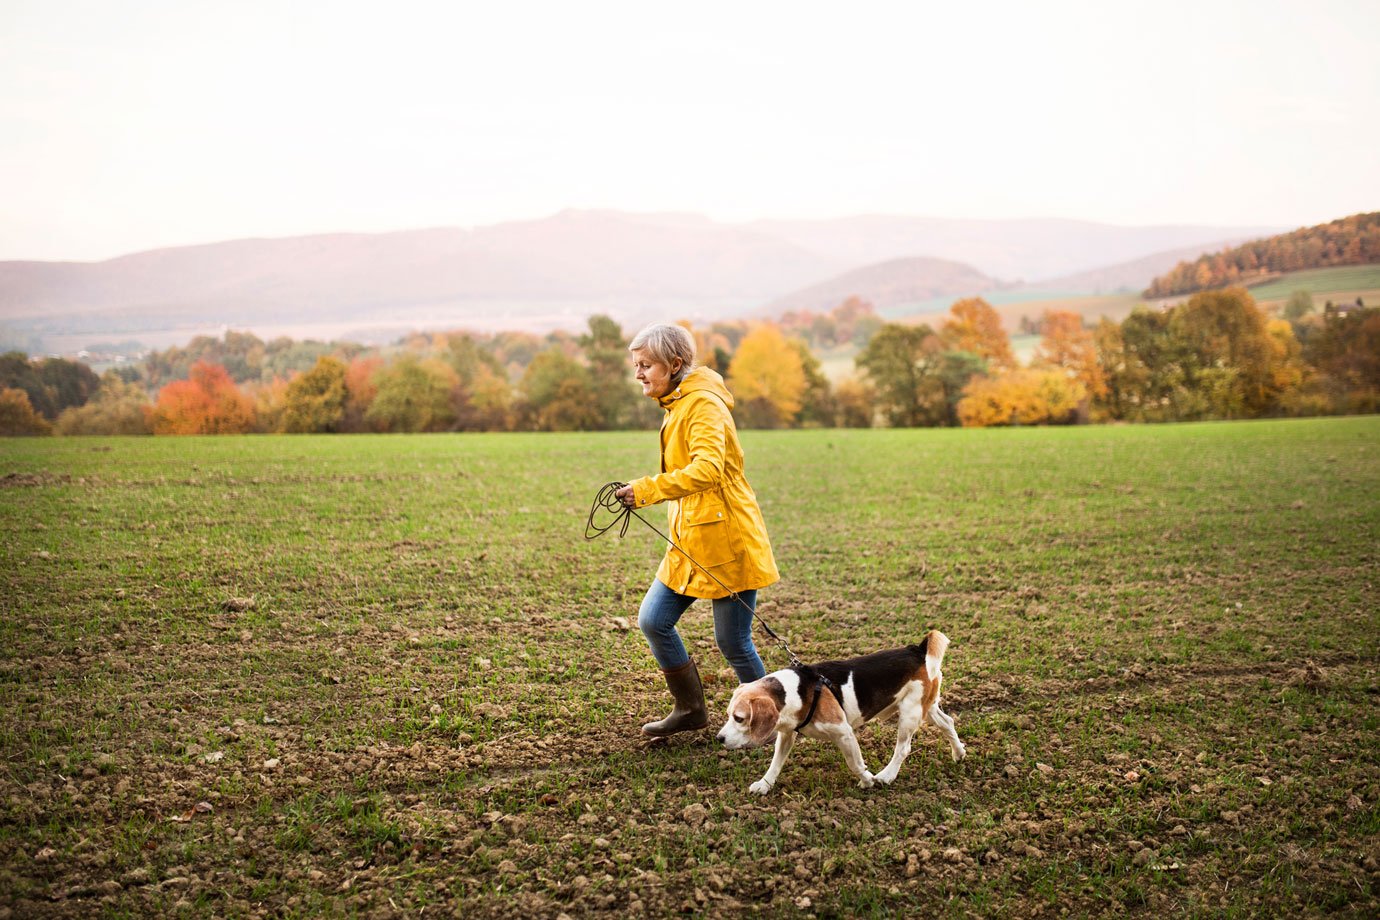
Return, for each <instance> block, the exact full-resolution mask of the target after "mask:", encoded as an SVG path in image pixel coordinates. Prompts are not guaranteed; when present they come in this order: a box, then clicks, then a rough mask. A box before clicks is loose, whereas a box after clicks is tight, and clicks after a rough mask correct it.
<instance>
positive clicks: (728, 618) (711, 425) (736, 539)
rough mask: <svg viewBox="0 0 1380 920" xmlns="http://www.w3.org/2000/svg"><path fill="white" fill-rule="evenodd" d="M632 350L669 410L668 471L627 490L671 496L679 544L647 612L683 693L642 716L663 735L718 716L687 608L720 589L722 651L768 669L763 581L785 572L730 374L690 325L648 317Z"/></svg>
mask: <svg viewBox="0 0 1380 920" xmlns="http://www.w3.org/2000/svg"><path fill="white" fill-rule="evenodd" d="M628 350H629V351H630V352H632V356H633V364H634V369H635V374H636V376H637V380H638V382H639V383H641V384H642V394H643V395H644V396H646V397H648V398H650V399H655V400H656V401H657V402H658V403H659V404H660V406H661V407H662V408H663V409H665V410H666V416H665V418H664V419H663V420H662V423H661V472H660V473H659V474H658V475H656V476H644V477H642V478H641V479H634V480H633V481H632V482H630V483H629V484H628V485H626V486H625V487H623V488H622V489H619V490H618V492H617V496H618V498H619V499H620V500H621V501H622V502H623V503H624V504H625V505H628V506H629V507H633V508H643V507H646V506H647V505H654V504H656V503H658V502H668V503H669V504H668V505H667V518H668V523H669V525H670V532H669V535H670V538H671V542H672V543H673V544H674V545H672V546H670V547H669V548H668V549H667V550H666V556H665V558H663V559H662V560H661V567H660V568H658V569H657V573H656V580H655V581H653V582H652V586H651V587H650V588H649V589H648V590H647V596H646V597H645V598H643V600H642V609H641V610H640V611H639V613H638V617H637V622H638V625H639V626H640V627H641V628H642V633H643V635H645V636H646V637H647V642H648V644H649V645H650V646H651V648H652V657H654V658H655V659H656V662H657V664H658V665H660V666H661V671H662V674H664V675H665V677H666V686H667V687H668V688H669V689H670V691H671V697H672V699H673V700H674V701H675V706H674V708H672V710H671V714H670V715H668V716H667V717H666V718H664V719H662V720H661V721H659V722H649V723H648V724H646V725H644V726H642V732H643V734H646V735H650V736H652V737H656V738H661V737H665V736H667V735H673V734H675V733H676V732H683V731H690V730H693V729H697V728H703V727H704V726H706V725H708V724H709V713H708V712H707V711H706V709H705V705H704V688H703V686H702V685H701V684H700V674H699V670H698V669H697V668H696V667H695V662H694V660H693V659H692V658H691V657H690V656H689V654H688V653H687V652H686V651H685V645H684V643H682V642H681V640H680V634H679V633H677V632H676V623H677V621H679V620H680V618H681V615H682V614H683V613H685V611H686V609H687V608H688V607H689V606H690V605H691V604H693V603H694V602H695V599H696V598H701V597H703V598H712V599H713V601H714V639H715V641H716V642H717V643H718V646H719V651H721V652H722V653H723V656H724V657H725V658H726V659H728V663H729V664H731V665H732V666H733V670H734V671H735V672H737V675H738V680H739V681H741V682H747V681H751V680H756V679H757V678H759V677H762V676H763V674H764V673H765V670H764V669H763V667H762V659H761V658H759V657H758V655H757V649H756V648H755V647H754V646H753V644H752V618H753V609H754V608H755V605H756V603H757V589H758V588H764V587H766V586H767V585H770V584H772V583H773V582H775V581H776V580H777V579H778V578H779V577H780V576H779V575H778V574H777V571H776V561H775V559H773V558H772V552H771V543H770V542H768V540H767V528H766V525H765V524H764V523H763V522H762V509H761V508H759V507H758V505H757V496H755V495H754V494H753V492H752V487H751V486H749V485H748V482H747V479H745V478H744V476H743V449H742V447H741V446H740V445H739V444H738V431H737V428H736V427H735V426H734V424H733V416H732V415H731V414H730V412H731V410H732V409H733V396H732V395H731V394H730V393H729V392H728V389H727V388H726V387H725V386H724V380H723V378H722V377H720V376H719V375H718V374H717V373H715V372H714V371H713V370H711V369H709V368H707V367H696V366H695V340H694V338H693V337H692V336H691V335H690V333H689V332H688V331H686V330H685V329H684V328H682V327H680V326H672V325H667V324H656V325H652V326H648V327H647V328H646V329H643V330H642V331H641V332H639V333H638V334H637V336H636V337H634V338H633V340H632V344H630V345H629V346H628ZM691 560H694V561H693V562H692V561H691ZM711 573H712V574H711ZM735 594H736V598H735V596H734V595H735Z"/></svg>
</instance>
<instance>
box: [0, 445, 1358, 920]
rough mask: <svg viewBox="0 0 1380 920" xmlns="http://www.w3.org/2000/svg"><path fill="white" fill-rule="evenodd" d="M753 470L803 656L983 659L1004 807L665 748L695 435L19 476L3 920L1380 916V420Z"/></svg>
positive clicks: (928, 752) (979, 448)
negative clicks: (682, 447) (933, 649)
mask: <svg viewBox="0 0 1380 920" xmlns="http://www.w3.org/2000/svg"><path fill="white" fill-rule="evenodd" d="M743 441H744V444H745V448H746V451H747V455H748V472H749V475H750V477H751V480H752V483H753V485H754V487H755V489H756V490H757V493H758V495H759V497H760V500H761V502H762V505H763V509H764V514H765V516H766V519H767V522H768V525H769V528H770V530H771V534H772V538H773V544H774V547H775V551H776V555H777V559H778V562H779V563H780V566H781V569H782V573H783V580H782V582H781V583H780V584H778V585H776V586H773V587H771V588H769V589H767V590H765V591H764V592H762V599H763V603H762V608H761V612H762V614H763V616H765V617H766V618H767V619H768V620H769V621H770V622H771V623H772V625H773V626H774V627H775V628H777V629H778V631H781V632H782V633H783V634H784V635H786V636H787V638H788V639H789V641H790V642H791V644H792V646H793V647H794V648H795V649H796V650H797V651H798V652H800V653H801V654H802V656H803V657H805V658H806V659H818V658H824V657H838V656H846V655H852V654H858V653H863V652H867V651H873V650H876V649H880V648H885V647H889V646H894V645H899V644H902V643H906V642H910V641H914V640H915V639H916V638H918V637H919V636H920V635H921V634H923V632H924V631H925V630H926V629H928V628H931V627H938V628H941V629H943V630H944V631H945V632H946V633H947V634H948V635H949V636H950V638H951V639H952V640H953V645H952V647H951V650H950V653H949V658H948V659H947V661H946V663H945V678H946V679H945V699H946V701H947V702H946V708H947V709H948V710H949V711H950V712H951V713H953V714H955V716H956V718H957V720H958V730H959V732H960V734H961V735H962V737H963V738H964V740H965V742H966V743H967V744H968V747H969V756H968V758H967V760H965V761H964V762H963V763H961V764H957V765H956V764H953V763H951V762H950V761H949V760H948V757H947V753H946V752H945V751H944V749H943V745H942V744H941V743H940V742H939V741H938V739H937V737H936V733H935V732H933V730H930V729H926V730H925V732H924V733H923V734H922V735H921V736H920V738H919V739H917V742H916V745H915V751H914V753H913V754H912V755H911V758H910V759H909V760H908V761H907V762H906V765H905V767H904V768H903V770H902V771H901V775H900V777H899V778H898V780H897V782H896V783H895V784H894V785H893V786H891V787H889V788H886V789H877V790H868V791H863V790H859V789H857V788H856V787H855V786H854V784H853V782H852V780H851V778H850V777H849V776H848V774H847V772H846V771H845V770H844V768H843V766H842V764H841V761H840V758H839V756H838V754H837V753H836V752H835V751H833V750H831V749H828V748H826V747H825V746H823V745H822V744H821V743H819V742H814V741H809V740H806V741H802V742H801V743H800V744H798V745H797V746H796V750H795V752H794V753H793V755H792V758H791V762H790V763H789V765H788V766H787V768H786V770H785V772H784V773H783V774H782V776H781V779H780V781H779V783H778V785H777V788H776V790H774V791H773V793H772V794H771V795H770V796H768V797H767V798H765V799H759V798H757V797H755V796H752V795H750V794H748V792H747V786H748V785H749V784H750V783H751V782H752V781H753V780H755V779H756V778H758V777H759V776H760V775H761V773H762V772H763V770H764V769H765V767H766V763H767V760H768V759H769V752H767V751H755V752H732V753H730V752H725V751H722V750H720V749H718V748H717V747H715V746H714V745H713V743H712V740H711V738H710V737H709V736H708V735H705V736H701V737H699V738H697V739H684V740H680V739H678V740H676V741H673V742H672V743H670V744H667V745H664V746H660V747H652V748H645V747H644V746H643V745H642V744H641V743H640V741H639V740H638V739H637V737H636V734H635V733H636V726H637V725H638V724H640V723H641V722H642V721H645V720H646V719H647V718H652V717H656V716H659V715H661V714H663V713H662V710H663V708H664V706H665V703H666V700H665V690H664V688H663V687H662V686H660V683H659V680H658V677H657V675H656V673H655V670H654V667H653V665H652V663H651V661H650V658H649V656H648V653H647V651H646V648H645V645H644V643H643V641H642V638H641V636H640V634H639V633H638V632H637V630H636V628H635V626H634V628H633V629H632V630H631V631H625V630H623V629H621V628H619V627H618V625H617V624H616V623H615V622H614V621H613V619H612V618H613V617H624V618H627V619H629V620H635V617H636V609H637V605H638V602H639V600H640V598H641V596H642V593H643V592H644V591H645V589H646V585H647V583H648V580H649V579H650V578H651V576H652V573H653V572H654V570H655V566H656V563H657V559H658V557H659V549H658V545H657V544H658V540H657V539H656V538H655V537H654V536H653V535H652V534H651V533H650V531H646V530H645V529H644V528H642V527H641V525H638V524H637V523H636V522H634V529H633V530H632V531H631V532H630V533H629V536H628V537H627V538H626V539H623V540H618V539H616V538H615V537H613V536H608V537H605V538H604V539H602V540H600V541H599V542H595V543H586V542H585V541H584V540H583V539H582V538H581V530H582V528H583V524H584V516H585V514H586V512H587V510H588V504H589V501H590V499H591V498H592V496H593V494H594V492H595V491H596V490H597V488H598V486H599V485H601V484H602V483H603V482H605V481H608V480H611V479H628V478H631V477H633V476H636V475H640V474H642V473H644V472H647V471H649V470H653V469H655V466H656V459H657V458H656V437H655V434H654V433H651V432H626V433H611V434H566V435H530V434H521V435H519V434H514V435H433V436H417V437H408V436H392V437H387V436H382V437H373V436H358V437H345V436H339V437H223V438H146V439H94V438H93V439H80V438H72V439H47V440H6V441H0V477H6V476H7V474H10V473H14V474H20V475H18V476H12V477H9V478H7V479H4V480H3V481H4V483H5V485H4V487H3V488H0V753H2V754H3V758H4V759H3V768H2V769H0V854H3V868H0V907H8V908H10V909H11V910H12V911H13V912H14V915H15V916H27V915H32V914H40V915H55V916H68V915H70V916H78V915H83V916H84V915H88V914H90V913H106V914H114V915H121V914H124V915H134V916H146V915H151V914H161V913H164V912H167V911H171V910H172V909H173V908H174V907H175V906H176V905H178V904H179V903H180V902H186V903H185V904H182V906H181V909H182V910H183V911H185V912H186V913H187V914H188V915H191V916H227V915H229V916H238V915H249V914H253V913H255V912H257V911H259V910H266V911H268V912H271V913H275V914H282V915H286V916H308V915H316V914H321V913H326V914H343V913H369V912H371V911H373V910H376V909H390V910H391V909H397V910H400V911H404V912H406V913H409V914H413V913H417V912H420V911H422V910H423V908H425V913H426V914H427V915H430V914H432V913H433V912H441V911H444V912H446V913H452V912H456V911H458V912H460V913H463V914H465V915H478V916H487V915H511V914H513V913H522V914H524V915H534V916H554V915H555V914H557V913H559V912H561V911H565V912H567V913H569V914H571V915H579V914H582V913H589V912H593V911H600V910H608V911H613V912H616V913H620V914H623V913H632V912H636V911H638V910H640V911H642V912H644V913H647V914H651V915H658V916H660V915H669V914H679V913H681V912H682V911H690V912H691V913H699V914H706V915H708V914H715V915H718V914H734V913H740V912H746V911H747V910H748V909H749V906H751V905H759V906H761V908H762V909H763V911H764V912H765V913H766V914H767V915H769V916H778V915H779V916H787V915H794V914H796V913H798V912H800V911H803V910H809V911H812V912H817V913H819V914H820V915H826V916H859V915H861V916H866V915H879V916H881V915H896V914H918V913H920V912H925V913H939V914H946V915H953V916H958V915H961V914H963V913H964V912H965V911H976V912H978V913H980V914H1003V913H1020V914H1030V915H1035V914H1038V913H1042V912H1043V913H1058V912H1059V911H1060V910H1062V909H1065V908H1067V909H1068V910H1069V911H1071V912H1072V913H1074V914H1088V913H1109V912H1118V911H1126V910H1136V911H1145V910H1154V911H1156V912H1158V913H1173V914H1177V913H1189V914H1196V915H1212V916H1217V915H1220V916H1233V915H1247V916H1259V915H1277V914H1283V913H1286V912H1288V913H1292V914H1304V915H1324V914H1335V913H1341V914H1351V915H1356V916H1371V915H1374V914H1375V912H1376V908H1377V887H1376V886H1377V874H1376V869H1375V866H1374V857H1373V854H1374V852H1375V842H1376V838H1377V834H1380V750H1377V743H1376V741H1375V739H1376V736H1377V730H1378V729H1380V717H1377V716H1376V714H1375V711H1376V710H1375V697H1374V689H1375V686H1376V674H1377V666H1380V612H1378V611H1380V584H1377V581H1376V573H1377V571H1380V553H1378V552H1377V549H1376V546H1377V541H1378V540H1380V502H1377V501H1376V498H1375V496H1377V495H1380V419H1377V418H1351V419H1315V420H1298V421H1271V422H1249V423H1211V424H1197V425H1172V426H1154V427H1150V426H1146V427H1134V426H1119V427H1117V426H1109V427H1096V428H1092V427H1089V428H1064V429H1008V430H994V431H794V432H745V433H744V434H743ZM648 514H649V517H650V519H652V520H653V521H655V522H657V523H658V524H660V523H661V512H660V511H659V510H657V509H653V510H652V511H651V512H648ZM231 598H252V600H253V605H252V607H251V608H250V609H246V610H238V611H236V610H232V609H228V607H227V605H226V602H227V601H228V600H230V599H231ZM704 606H705V605H697V606H696V607H695V608H692V610H691V611H690V612H689V613H688V614H687V615H686V618H685V619H684V620H683V623H682V633H683V635H684V636H685V639H686V642H687V645H688V646H689V647H690V648H691V650H692V652H693V653H694V654H695V656H696V657H697V658H698V659H699V661H700V664H701V669H702V673H703V674H704V675H705V678H706V683H707V689H708V693H709V696H710V698H711V707H712V709H713V710H714V715H715V718H716V719H718V718H722V710H723V705H724V703H725V702H726V700H727V698H728V695H729V693H730V691H731V689H732V683H733V681H732V679H731V676H730V672H729V671H728V669H727V668H726V667H725V665H724V663H723V661H722V659H721V658H720V657H719V655H718V653H717V650H716V649H715V648H714V644H713V639H712V627H711V624H710V622H709V615H708V612H707V610H706V609H701V608H703V607H704ZM759 645H760V647H761V649H762V652H763V656H764V658H765V659H766V660H767V664H768V667H769V668H775V667H780V666H782V665H783V664H784V657H783V655H782V654H781V652H780V651H779V650H778V649H776V648H774V647H773V646H772V645H771V643H770V642H769V641H767V640H765V639H760V640H759ZM891 741H892V735H891V731H890V728H889V727H888V726H874V727H870V728H869V729H867V730H866V731H865V732H864V733H863V735H862V743H863V749H864V753H865V755H866V757H867V759H868V761H869V764H870V765H872V766H873V767H874V769H875V768H877V767H879V766H880V764H881V763H884V762H885V760H886V759H887V758H888V757H889V755H890V746H891ZM1037 764H1045V765H1047V766H1048V767H1050V768H1052V772H1051V773H1049V774H1048V775H1046V773H1045V772H1044V771H1042V770H1041V769H1038V768H1037V766H1036V765H1037ZM1132 775H1134V778H1131V779H1128V776H1132ZM198 802H205V803H207V805H208V806H209V807H210V810H209V811H206V810H200V811H198V810H196V807H195V806H196V805H197V803H198ZM694 805H703V806H704V808H705V811H704V812H703V817H702V820H701V818H700V816H699V815H698V814H696V813H695V811H694V810H693V809H691V811H687V809H688V808H690V807H691V806H694ZM184 817H186V820H181V819H183V818H184ZM1027 846H1029V847H1035V848H1036V849H1037V850H1038V851H1039V853H1038V855H1032V853H1031V852H1027V851H1026V849H1025V848H1026V847H1027ZM1144 847H1149V848H1150V849H1151V850H1152V851H1153V858H1152V859H1150V860H1148V861H1145V860H1143V861H1141V862H1137V860H1136V852H1137V851H1138V850H1139V849H1142V848H1144ZM1368 858H1370V860H1371V861H1370V862H1369V863H1367V859H1368ZM908 866H910V867H911V868H909V869H908V868H907V867H908ZM649 873H650V874H649ZM112 886H114V887H112ZM806 899H808V903H809V907H808V908H806V907H802V905H804V904H805V903H806ZM390 900H391V904H390ZM638 905H640V907H639V906H638Z"/></svg>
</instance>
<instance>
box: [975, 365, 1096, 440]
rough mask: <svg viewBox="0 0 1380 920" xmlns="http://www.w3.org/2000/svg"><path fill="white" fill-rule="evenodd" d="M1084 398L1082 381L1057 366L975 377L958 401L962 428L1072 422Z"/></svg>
mask: <svg viewBox="0 0 1380 920" xmlns="http://www.w3.org/2000/svg"><path fill="white" fill-rule="evenodd" d="M1086 398H1087V391H1086V390H1085V389H1084V388H1083V384H1082V383H1081V382H1080V381H1079V380H1077V379H1075V378H1072V377H1070V376H1069V375H1068V374H1066V373H1064V372H1063V371H1062V370H1060V369H1057V368H1020V369H1016V370H1008V371H1002V372H1001V373H999V374H997V375H996V376H994V377H978V378H974V379H973V381H972V382H971V383H969V384H968V386H967V388H966V389H965V390H964V394H963V398H962V399H961V400H959V403H958V417H959V420H960V421H961V422H962V424H963V427H965V428H986V427H991V426H995V425H1059V424H1066V423H1069V422H1072V421H1074V420H1075V419H1076V417H1077V414H1078V406H1079V403H1081V402H1082V401H1083V400H1084V399H1086Z"/></svg>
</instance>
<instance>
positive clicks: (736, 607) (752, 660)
mask: <svg viewBox="0 0 1380 920" xmlns="http://www.w3.org/2000/svg"><path fill="white" fill-rule="evenodd" d="M738 596H739V597H740V598H742V599H743V601H744V603H746V604H747V605H748V607H749V608H752V609H756V607H757V592H756V591H739V592H738ZM694 602H695V598H693V597H688V596H687V595H684V594H677V593H676V592H674V591H672V590H671V589H670V588H668V587H666V586H665V585H663V584H662V583H661V582H660V581H653V582H652V586H651V587H650V588H648V589H647V596H646V597H644V598H643V599H642V608H641V609H640V610H639V611H638V612H637V625H638V626H639V627H641V628H642V635H644V636H646V637H647V644H648V645H650V646H651V647H652V657H653V658H655V659H656V663H657V664H658V665H660V666H661V668H662V670H665V671H669V670H671V669H672V668H678V667H680V666H681V665H683V664H685V663H686V662H687V661H689V660H690V655H689V654H688V653H686V651H685V643H683V642H681V641H680V633H678V632H676V623H677V622H678V621H679V620H680V618H681V614H683V613H685V611H686V610H687V609H688V608H689V607H690V605H691V604H693V603H694ZM714 641H715V642H717V643H718V644H719V651H721V652H723V656H724V657H725V658H727V659H728V663H729V664H731V665H733V670H734V671H735V672H736V673H737V675H738V680H739V682H740V683H747V682H748V681H750V680H756V679H757V678H759V677H763V676H765V675H766V673H767V670H766V668H764V667H762V659H761V658H759V657H758V655H757V647H756V646H754V645H753V644H752V610H751V609H744V608H743V605H742V604H740V603H738V602H737V601H736V600H734V599H733V596H732V595H729V596H728V597H721V598H718V599H716V600H715V601H714Z"/></svg>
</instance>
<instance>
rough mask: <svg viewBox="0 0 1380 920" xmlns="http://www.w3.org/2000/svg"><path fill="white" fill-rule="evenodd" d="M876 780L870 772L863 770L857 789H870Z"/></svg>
mask: <svg viewBox="0 0 1380 920" xmlns="http://www.w3.org/2000/svg"><path fill="white" fill-rule="evenodd" d="M876 782H877V777H875V776H873V775H872V774H871V773H868V772H866V771H864V772H863V775H862V778H861V779H859V780H858V788H859V789H871V788H872V787H873V785H875V784H876Z"/></svg>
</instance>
